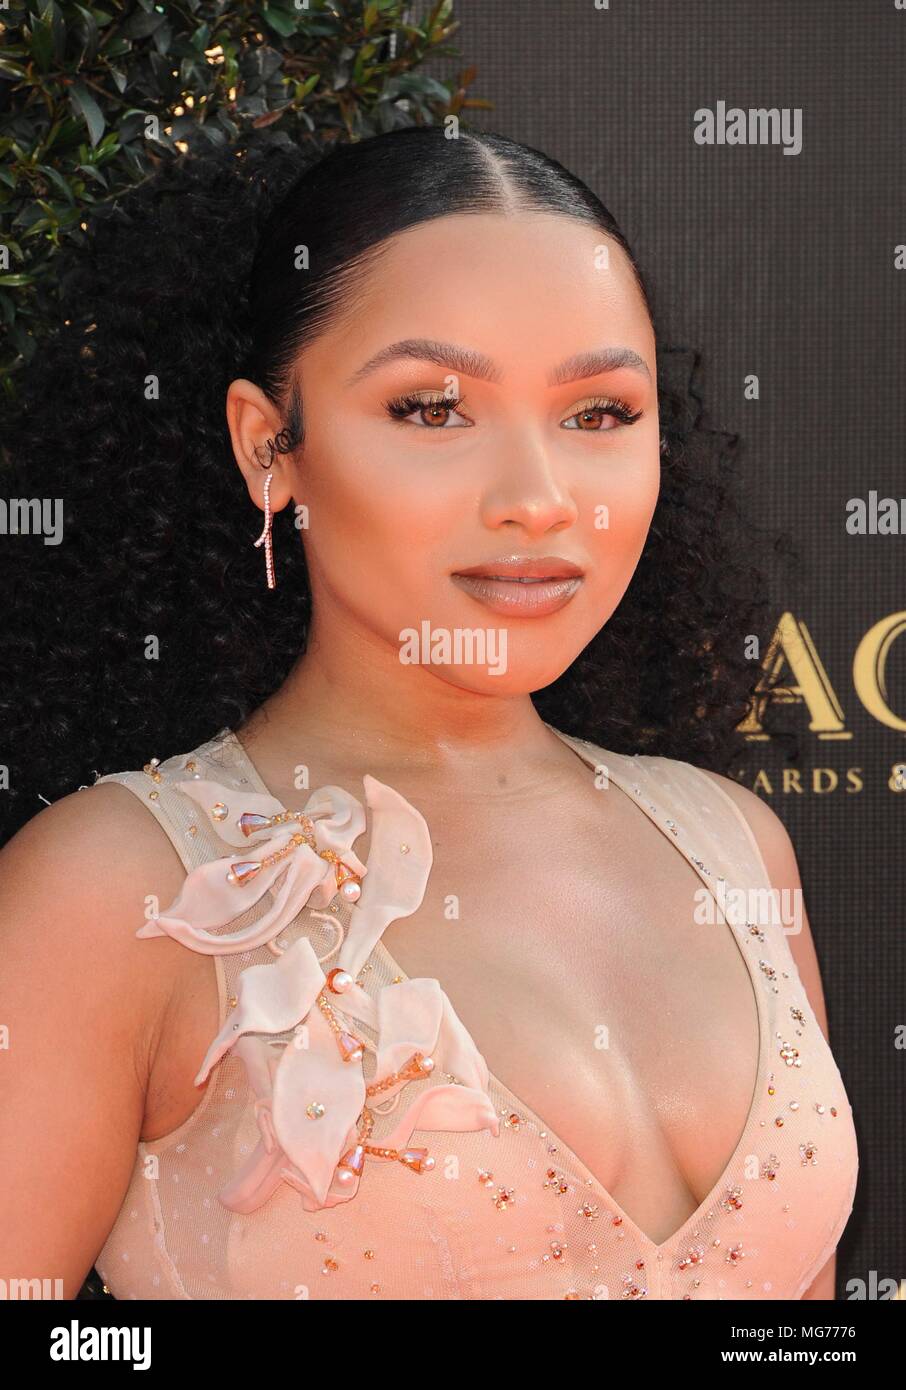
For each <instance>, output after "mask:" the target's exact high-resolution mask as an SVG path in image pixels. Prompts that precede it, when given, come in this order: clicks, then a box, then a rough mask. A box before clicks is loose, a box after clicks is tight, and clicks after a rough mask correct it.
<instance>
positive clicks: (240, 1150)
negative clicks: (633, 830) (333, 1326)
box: [96, 729, 858, 1301]
mask: <svg viewBox="0 0 906 1390" xmlns="http://www.w3.org/2000/svg"><path fill="white" fill-rule="evenodd" d="M553 732H555V733H557V734H558V736H559V737H560V738H562V739H563V740H564V741H565V742H566V743H567V744H568V745H569V746H570V747H572V748H573V750H574V751H575V752H576V753H578V755H579V756H580V757H581V758H582V759H583V760H584V761H585V762H586V763H587V764H588V766H589V776H594V773H593V771H592V769H594V768H596V767H597V768H601V767H603V768H605V769H606V771H607V776H608V779H609V783H610V784H611V785H616V786H617V787H618V788H619V789H620V791H621V792H624V793H625V794H626V795H627V796H628V797H630V798H632V799H633V800H634V802H635V803H636V805H637V807H638V811H639V814H643V815H646V816H648V817H649V818H650V819H651V820H652V821H653V822H654V824H655V825H656V826H657V827H658V828H659V829H660V830H661V831H662V832H663V834H664V835H665V836H666V837H667V839H668V841H669V842H670V843H671V844H672V845H673V846H674V847H675V848H676V851H677V853H679V854H682V855H683V856H685V857H686V859H687V860H688V861H689V862H690V863H691V865H692V866H693V868H694V869H695V871H696V873H697V874H698V876H699V878H700V879H701V881H702V883H703V884H704V885H705V888H706V889H708V891H709V892H710V893H711V895H712V900H713V903H714V905H715V907H716V909H717V919H716V920H717V921H718V922H719V923H720V924H722V925H724V926H726V928H727V930H729V931H731V932H732V933H733V934H734V937H735V939H736V942H737V945H738V947H739V949H740V951H741V952H742V955H743V957H744V959H745V961H746V963H747V965H748V968H749V972H750V976H751V982H752V987H753V989H754V992H755V997H756V1001H757V1009H758V1020H759V1033H760V1055H759V1061H758V1076H757V1082H756V1086H755V1091H754V1095H753V1097H752V1103H751V1108H750V1112H749V1115H748V1119H747V1120H746V1122H745V1125H744V1128H743V1131H742V1134H741V1136H740V1138H739V1142H738V1144H737V1146H736V1148H735V1150H734V1151H733V1153H732V1154H731V1155H730V1156H729V1157H728V1161H727V1164H726V1168H725V1170H724V1172H723V1173H722V1175H721V1177H720V1179H719V1180H718V1182H717V1183H716V1184H715V1186H714V1188H713V1189H712V1191H711V1192H710V1193H709V1194H708V1196H707V1198H706V1200H705V1201H704V1202H702V1204H701V1205H700V1207H699V1208H698V1209H697V1210H696V1211H695V1212H694V1213H693V1215H692V1216H691V1217H690V1218H689V1219H688V1220H687V1221H686V1222H685V1223H684V1224H683V1225H682V1227H681V1228H680V1229H679V1230H677V1231H675V1232H674V1234H673V1235H672V1236H671V1237H670V1238H669V1239H668V1240H665V1241H664V1242H663V1243H662V1244H660V1245H656V1244H655V1243H654V1242H653V1241H652V1240H651V1239H649V1238H648V1237H647V1236H646V1235H645V1234H644V1233H643V1232H642V1231H641V1230H640V1229H639V1227H638V1226H636V1225H635V1224H634V1223H633V1221H632V1220H631V1218H630V1217H629V1216H628V1215H627V1214H626V1212H624V1211H622V1210H621V1209H620V1207H619V1205H618V1204H617V1203H616V1202H615V1201H614V1200H613V1198H612V1197H611V1196H610V1194H609V1193H608V1192H607V1190H606V1189H605V1188H604V1187H603V1185H602V1184H601V1183H600V1182H599V1181H598V1180H597V1178H596V1177H595V1175H594V1173H592V1172H591V1171H590V1170H589V1169H588V1168H587V1167H586V1166H585V1164H584V1163H583V1162H582V1160H581V1159H580V1158H579V1157H578V1155H577V1154H575V1153H573V1152H572V1151H571V1150H570V1148H569V1147H568V1146H567V1145H566V1144H565V1143H564V1142H563V1141H562V1140H561V1139H559V1138H558V1136H557V1135H556V1134H555V1133H554V1132H553V1131H552V1130H551V1129H550V1127H549V1126H548V1125H546V1124H545V1123H544V1118H543V1116H540V1115H538V1114H535V1113H534V1112H533V1111H532V1110H531V1109H529V1107H528V1106H526V1105H524V1104H523V1103H522V1101H521V1100H520V1098H519V1097H518V1096H517V1095H515V1094H514V1093H513V1092H512V1091H510V1090H509V1089H508V1088H507V1087H506V1085H505V1083H504V1081H503V1080H501V1079H499V1078H497V1077H496V1076H493V1075H491V1074H489V1072H488V1069H487V1066H486V1064H485V1061H484V1058H483V1057H482V1055H481V1052H480V1050H479V1049H480V1046H481V1039H480V1038H477V1039H473V1038H472V1037H471V1036H470V1034H469V1033H468V1032H467V1031H466V1029H465V1028H464V1026H463V1024H462V1023H461V1022H460V1020H459V1018H458V1017H457V1014H456V1011H455V1000H454V1001H451V1000H450V999H448V998H447V996H446V994H445V993H444V990H443V981H438V980H435V979H421V980H410V979H408V978H407V977H406V976H405V975H404V973H403V971H402V970H401V969H400V968H399V967H398V966H397V965H396V963H395V961H394V960H393V959H392V957H391V956H390V955H389V954H388V952H387V950H386V948H385V947H384V945H383V943H382V940H381V935H382V933H383V931H384V928H385V927H386V926H387V925H388V924H389V922H391V921H393V920H394V919H395V918H398V917H403V916H407V915H410V914H411V913H412V912H414V911H415V910H416V908H417V907H418V905H419V903H420V901H421V898H422V895H423V893H424V888H425V882H426V880H427V875H428V873H429V871H430V867H431V862H432V851H431V839H430V834H429V831H428V827H427V825H426V823H425V821H424V820H423V818H422V817H421V815H420V814H419V812H418V811H417V810H416V809H415V808H414V807H413V806H411V805H410V804H409V803H408V802H407V801H405V799H404V798H403V797H401V796H400V795H399V794H398V793H397V792H395V791H394V790H393V789H392V788H391V787H388V786H386V785H385V784H383V783H381V782H378V781H377V780H376V779H375V778H373V777H370V776H365V777H364V778H363V785H364V788H365V797H364V801H365V806H364V807H363V805H362V803H361V802H360V801H359V800H358V799H357V798H356V796H355V795H354V794H352V793H350V792H349V791H348V790H345V789H343V788H340V787H334V786H328V787H322V788H319V789H317V790H316V791H314V792H311V793H309V792H302V793H300V796H299V804H298V805H297V806H292V807H289V808H283V807H282V806H281V805H280V804H279V803H278V802H277V801H275V800H274V798H272V797H271V796H270V795H269V793H268V791H267V788H266V786H265V785H264V783H263V782H262V780H261V778H260V776H259V775H258V772H257V770H256V768H255V766H254V764H253V763H252V762H251V760H250V759H249V757H248V755H247V753H246V752H245V750H244V748H243V746H242V744H241V743H240V742H239V740H238V739H237V738H236V737H235V735H234V734H233V733H232V731H231V730H229V729H223V730H221V731H220V733H219V734H217V735H216V736H215V737H214V738H213V739H210V740H209V741H207V742H206V743H204V744H202V745H201V746H199V747H198V748H196V749H194V750H193V751H192V752H190V753H187V754H180V755H176V756H173V757H171V758H168V759H167V760H166V761H164V762H160V763H158V762H157V761H156V760H153V761H152V762H151V763H149V764H148V765H146V767H145V769H144V770H142V771H129V772H121V773H114V774H111V775H110V776H107V777H102V778H100V781H101V782H118V783H120V784H121V785H122V786H125V787H128V788H129V789H130V791H132V792H134V793H135V795H136V796H137V797H139V798H140V799H141V801H142V802H143V803H144V805H145V806H146V807H147V808H148V810H149V811H150V813H151V814H152V815H154V816H155V817H156V819H157V820H158V822H159V824H160V825H161V826H162V827H163V829H164V830H165V831H166V833H167V835H168V836H169V838H170V840H171V842H172V843H173V845H174V846H175V848H176V851H177V853H178V854H179V855H180V858H181V860H182V862H183V864H184V866H185V869H186V875H187V877H186V880H185V884H184V887H183V889H182V890H181V892H180V894H179V897H178V898H177V899H176V901H175V902H174V903H173V904H171V905H169V906H168V907H167V908H166V910H163V911H162V910H160V908H159V905H157V904H156V903H153V902H152V903H151V904H150V905H149V907H148V913H147V918H146V920H145V921H144V922H136V923H134V924H129V923H124V930H130V929H135V930H136V934H137V935H139V936H149V937H153V936H160V935H163V934H165V933H166V934H167V935H170V936H172V937H173V938H174V939H176V940H177V941H180V942H181V943H182V944H184V945H185V946H186V948H187V949H191V950H196V951H202V952H204V953H205V954H209V955H211V956H212V957H213V960H214V968H215V970H216V977H217V983H218V990H219V999H220V1025H221V1026H220V1030H219V1032H218V1034H217V1036H216V1037H215V1038H213V1039H212V1041H211V1046H210V1048H209V1049H208V1053H207V1055H206V1057H205V1058H199V1072H198V1076H197V1077H196V1082H197V1084H199V1085H200V1084H203V1082H204V1080H205V1079H206V1078H208V1085H207V1089H206V1090H205V1091H204V1092H203V1093H202V1096H201V1099H200V1102H199V1104H198V1106H197V1108H196V1109H195V1111H194V1113H193V1114H192V1115H191V1116H190V1118H189V1119H188V1120H187V1121H186V1122H185V1123H184V1124H182V1125H180V1126H179V1128H178V1129H176V1130H174V1131H173V1132H172V1133H170V1134H168V1135H166V1136H165V1137H163V1138H160V1139H156V1140H154V1141H152V1142H145V1143H140V1144H139V1146H138V1151H137V1153H136V1158H135V1166H134V1170H133V1173H132V1177H131V1181H130V1183H129V1185H128V1189H127V1191H126V1192H125V1194H124V1197H123V1202H122V1207H121V1209H120V1211H119V1214H118V1216H117V1219H116V1222H115V1223H114V1226H113V1229H112V1230H111V1231H110V1234H109V1236H108V1238H107V1240H106V1242H105V1244H104V1247H103V1249H102V1251H101V1253H100V1255H99V1257H98V1260H97V1262H96V1264H97V1268H98V1271H99V1273H100V1275H101V1277H102V1278H103V1280H104V1283H105V1285H106V1287H107V1288H108V1290H109V1291H110V1292H111V1293H112V1294H114V1295H115V1297H117V1298H120V1299H129V1298H133V1299H141V1298H151V1299H227V1300H229V1299H308V1298H311V1299H357V1300H358V1299H362V1300H374V1301H381V1300H384V1299H405V1300H434V1299H475V1300H494V1299H506V1300H510V1299H513V1300H523V1299H527V1300H528V1299H567V1298H569V1299H573V1298H575V1299H623V1298H629V1299H639V1298H647V1299H677V1300H691V1299H798V1298H801V1297H802V1295H803V1294H804V1293H805V1291H806V1290H807V1289H808V1287H809V1285H810V1284H811V1282H812V1281H813V1280H814V1278H815V1277H816V1275H817V1274H818V1273H819V1271H820V1270H821V1269H822V1267H823V1266H824V1264H825V1262H826V1261H827V1260H828V1258H829V1257H830V1256H831V1254H832V1253H833V1252H834V1250H835V1248H836V1246H837V1243H838V1241H839V1239H840V1236H841V1234H842V1232H843V1230H844V1227H845V1226H846V1223H847V1221H848V1219H849V1216H850V1213H851V1210H852V1206H853V1199H854V1194H855V1189H856V1179H857V1174H858V1150H857V1144H856V1134H855V1128H854V1125H853V1117H852V1110H851V1108H850V1105H849V1101H848V1099H847V1095H846V1091H845V1089H844V1085H843V1081H842V1079H841V1076H840V1072H839V1071H838V1069H837V1066H836V1063H835V1061H834V1057H833V1054H832V1052H831V1050H830V1048H829V1046H828V1043H827V1042H826V1040H825V1038H824V1036H823V1034H822V1032H821V1030H820V1028H819V1025H818V1022H817V1020H816V1018H815V1015H814V1013H813V1011H812V1009H811V1008H810V1006H809V1002H808V999H807V997H806V994H805V990H804V989H803V987H802V983H801V981H800V979H799V975H798V972H797V969H796V965H795V962H794V960H793V957H792V954H791V952H790V949H789V943H788V941H787V937H786V934H785V932H784V928H783V926H782V924H780V923H777V922H772V921H770V920H767V921H766V920H764V919H763V916H767V915H768V914H764V915H762V914H754V915H755V920H750V919H751V918H752V916H753V914H752V913H751V912H737V911H733V910H729V911H727V910H726V903H727V901H728V898H727V897H726V896H720V890H721V889H723V890H724V891H725V892H726V890H728V889H730V888H735V889H744V890H747V897H746V899H745V900H746V901H751V900H752V892H751V890H759V889H768V888H769V887H770V885H769V880H768V877H767V872H766V869H765V867H764V864H763V861H762V858H761V855H760V853H759V850H758V847H757V844H756V842H755V839H754V837H753V835H752V833H751V831H750V829H749V827H748V825H747V823H746V821H745V818H744V817H743V816H742V815H741V813H740V812H739V810H738V809H737V807H736V805H735V803H734V802H733V801H732V800H731V798H729V797H728V796H727V795H726V794H725V793H724V792H723V791H722V790H721V789H720V788H719V787H717V786H716V785H715V783H714V782H713V781H712V780H711V779H710V778H708V777H706V776H705V775H704V774H703V773H702V772H701V771H699V770H698V769H696V768H695V767H693V766H692V765H691V764H689V763H686V762H681V761H677V760H675V759H669V758H661V757H651V756H640V755H635V756H629V755H625V754H617V753H612V752H609V751H607V750H605V749H602V748H598V747H595V746H594V745H591V744H589V743H586V742H584V741H582V740H578V739H574V738H570V737H568V736H567V735H564V734H562V733H559V731H558V730H553ZM366 807H367V814H368V817H369V823H370V826H371V841H370V844H371V848H370V852H369V858H368V863H367V864H362V863H361V861H359V860H358V858H357V856H356V855H355V851H354V842H355V840H356V838H358V836H359V835H360V834H361V833H362V831H363V830H364V828H365V825H366V820H365V817H366V809H365V808H366ZM300 808H301V809H302V810H303V812H304V813H305V815H307V816H308V817H309V819H308V821H307V822H305V821H304V820H303V821H300V820H299V819H295V820H289V819H286V818H284V819H283V820H282V821H281V820H278V821H277V822H276V823H274V822H272V820H271V819H270V818H272V817H274V816H275V815H277V816H279V815H280V813H281V812H283V811H284V810H285V809H286V810H288V811H289V812H296V811H298V810H299V809H300ZM243 813H246V816H253V817H254V816H257V817H260V818H261V819H260V820H257V821H253V822H251V827H250V831H249V833H248V834H246V832H245V830H244V829H242V828H241V827H240V826H239V824H238V817H239V816H240V815H242V814H243ZM294 835H296V836H297V837H298V838H297V839H293V836H294ZM306 835H307V838H306ZM270 856H275V857H274V858H272V859H271V858H270ZM263 859H267V860H268V862H267V863H266V864H265V865H264V866H263V867H261V868H259V869H258V870H257V871H252V872H249V871H247V870H244V869H242V867H241V866H242V865H243V864H246V865H247V864H258V863H260V862H261V861H262V860H263ZM232 866H236V868H237V873H236V874H234V875H233V878H235V879H236V881H231V880H230V879H229V878H228V877H227V875H228V873H230V871H231V867H232ZM246 874H248V876H247V877H246V876H245V875H246ZM344 879H345V881H344ZM721 904H722V905H723V908H724V910H723V911H721ZM337 972H339V973H337ZM334 986H336V987H337V988H336V989H335V988H334ZM357 1048H361V1052H357ZM432 1064H433V1065H432ZM778 1120H780V1121H782V1123H781V1124H777V1121H778ZM369 1126H370V1127H369ZM375 1149H376V1150H378V1152H373V1150H375Z"/></svg>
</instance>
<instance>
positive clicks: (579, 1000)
mask: <svg viewBox="0 0 906 1390" xmlns="http://www.w3.org/2000/svg"><path fill="white" fill-rule="evenodd" d="M625 812H628V814H626V813H625ZM427 819H428V822H429V825H430V824H432V821H431V818H430V817H427ZM470 821H471V824H470V827H469V831H468V833H466V832H465V827H464V826H460V825H458V824H457V823H456V821H455V819H453V820H451V819H447V822H446V824H445V823H444V819H443V818H440V817H435V820H434V826H436V827H437V828H436V830H433V833H432V843H433V848H434V864H433V867H432V871H431V875H430V878H429V883H428V889H427V891H426V895H425V899H424V901H423V903H422V905H421V907H420V908H419V909H418V911H417V912H416V913H415V914H413V915H412V916H411V917H408V918H403V919H398V920H397V921H395V922H393V923H391V924H390V926H389V927H388V928H387V929H386V931H385V933H384V936H383V946H384V947H385V948H386V950H387V951H388V952H389V954H390V956H391V957H392V958H393V960H394V961H395V962H396V963H397V965H398V966H399V967H400V968H401V969H402V971H403V972H404V973H405V974H406V975H408V976H409V977H410V978H411V977H415V976H435V977H436V978H438V979H439V980H440V983H441V986H442V988H443V989H444V991H445V992H446V994H447V996H448V998H449V999H450V1001H451V1003H452V1005H453V1007H454V1009H455V1010H456V1012H457V1014H458V1015H459V1017H460V1018H461V1020H462V1022H463V1023H464V1024H465V1026H466V1027H467V1028H468V1030H469V1031H470V1033H471V1034H472V1037H473V1038H474V1040H475V1043H476V1046H477V1047H478V1049H479V1051H480V1052H481V1053H482V1054H483V1056H484V1058H485V1061H486V1062H487V1065H488V1067H489V1069H490V1072H491V1074H492V1075H493V1076H494V1077H495V1078H497V1079H498V1080H499V1081H500V1082H502V1083H503V1085H504V1086H505V1087H506V1088H507V1089H508V1090H509V1091H510V1092H512V1093H513V1094H514V1096H515V1097H516V1098H517V1099H518V1100H520V1101H521V1102H522V1103H523V1104H524V1105H525V1106H527V1107H528V1108H530V1109H531V1111H533V1112H534V1114H535V1115H536V1116H538V1118H539V1119H541V1120H542V1121H544V1123H545V1125H546V1126H547V1127H548V1129H549V1131H550V1132H551V1135H552V1136H553V1137H555V1138H559V1139H560V1140H562V1141H563V1143H565V1144H567V1145H568V1146H569V1147H570V1148H571V1149H572V1150H573V1152H574V1153H575V1154H577V1155H578V1157H579V1158H580V1159H581V1160H582V1161H583V1162H584V1164H585V1165H586V1167H587V1168H589V1169H590V1171H591V1172H592V1173H593V1174H594V1175H595V1176H596V1177H597V1178H598V1180H599V1181H600V1182H601V1183H602V1184H603V1185H604V1186H605V1188H606V1189H607V1190H608V1191H609V1192H610V1193H611V1194H612V1195H613V1196H614V1198H615V1200H616V1201H617V1202H619V1203H620V1205H621V1206H622V1207H623V1209H624V1210H625V1211H627V1212H628V1213H629V1214H630V1215H631V1216H632V1217H633V1219H634V1220H636V1221H637V1222H638V1223H639V1224H640V1225H641V1226H642V1227H643V1229H645V1230H647V1231H648V1233H649V1234H651V1235H652V1237H653V1238H655V1239H659V1238H663V1237H664V1236H665V1235H667V1234H669V1233H670V1232H671V1231H672V1230H673V1229H675V1228H676V1227H677V1226H679V1225H680V1224H681V1223H682V1221H683V1220H685V1219H686V1217H688V1215H689V1214H690V1213H691V1212H692V1211H693V1210H694V1209H695V1208H696V1207H697V1206H698V1205H699V1203H700V1202H701V1201H703V1200H704V1199H705V1197H706V1196H707V1194H708V1193H709V1192H710V1190H711V1189H712V1187H713V1186H714V1184H715V1182H716V1181H717V1179H718V1178H719V1176H720V1174H721V1173H722V1172H723V1170H724V1168H725V1166H726V1164H727V1161H728V1159H729V1158H730V1156H731V1155H732V1153H733V1150H734V1148H735V1147H736V1144H737V1143H738V1141H739V1138H740V1135H741V1132H742V1129H743V1125H744V1123H745V1120H746V1118H747V1115H748V1113H749V1109H750V1105H751V1101H752V1093H753V1088H754V1085H755V1080H756V1075H757V1066H758V1056H759V1024H758V1013H757V1006H756V1001H755V995H754V991H753V987H752V979H751V976H750V972H749V967H748V966H747V964H746V961H745V959H744V957H743V955H742V952H741V948H740V946H739V945H738V944H737V939H736V937H735V936H734V933H733V930H732V929H731V928H730V927H729V926H727V924H726V923H725V922H724V921H723V920H722V919H721V920H718V914H716V913H715V914H713V916H712V919H709V920H705V921H702V920H701V918H702V912H701V903H702V898H703V884H702V881H701V879H700V878H699V876H698V874H697V873H696V872H695V870H694V869H693V868H692V866H691V865H690V864H689V863H688V861H687V860H686V859H685V857H684V856H683V855H682V854H681V853H679V852H678V850H677V848H676V847H675V846H674V845H673V844H671V843H670V841H669V840H668V839H667V838H666V836H665V835H664V833H663V832H662V831H661V830H659V829H658V828H657V826H656V825H654V824H653V822H652V821H651V820H649V819H648V817H647V816H645V815H644V813H643V812H641V811H640V810H639V809H638V808H635V807H633V806H631V805H630V804H628V803H627V805H626V807H625V808H623V807H622V806H620V807H619V808H618V809H617V811H616V813H615V814H611V815H609V816H605V817H602V814H601V807H600V805H599V804H592V803H589V804H588V805H587V806H586V807H585V810H584V813H579V814H578V815H577V808H576V804H575V800H573V801H572V804H571V805H570V808H569V811H568V813H567V812H566V810H565V809H564V813H563V814H562V815H558V814H556V813H552V811H551V808H550V807H548V808H547V809H546V811H545V812H544V813H543V814H536V813H533V812H532V811H531V810H525V809H523V810H522V811H520V813H519V815H518V824H519V829H518V833H514V827H513V826H512V825H507V824H506V823H502V822H501V821H500V819H499V817H496V818H492V817H484V816H481V815H478V814H474V813H473V815H472V816H471V818H470Z"/></svg>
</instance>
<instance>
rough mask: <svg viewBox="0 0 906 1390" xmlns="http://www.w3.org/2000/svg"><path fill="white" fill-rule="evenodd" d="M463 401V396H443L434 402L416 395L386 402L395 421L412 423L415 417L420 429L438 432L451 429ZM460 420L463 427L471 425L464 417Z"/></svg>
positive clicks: (387, 408)
mask: <svg viewBox="0 0 906 1390" xmlns="http://www.w3.org/2000/svg"><path fill="white" fill-rule="evenodd" d="M463 400H464V397H462V396H458V397H456V399H450V398H449V397H447V396H441V397H438V398H436V399H434V400H425V398H424V397H423V396H416V395H409V396H397V397H396V399H395V400H392V401H386V402H385V409H386V410H387V412H388V414H390V415H392V416H393V418H394V419H395V420H404V421H406V422H410V417H411V416H413V415H414V416H416V417H417V419H415V420H411V423H412V424H414V425H418V426H419V428H424V429H429V430H435V431H438V430H442V429H447V428H449V421H450V419H451V417H452V416H453V415H455V414H456V412H457V410H458V408H459V406H461V405H462V404H463ZM460 420H461V421H462V424H463V425H467V424H469V423H471V422H470V421H468V420H466V419H465V418H464V417H462V416H460ZM455 428H457V429H459V428H461V426H460V425H457V426H455Z"/></svg>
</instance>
